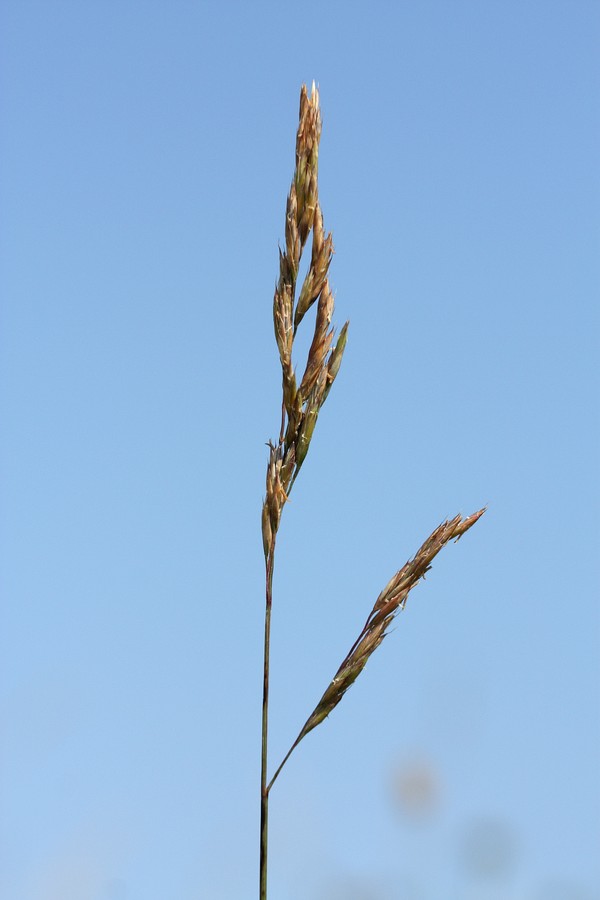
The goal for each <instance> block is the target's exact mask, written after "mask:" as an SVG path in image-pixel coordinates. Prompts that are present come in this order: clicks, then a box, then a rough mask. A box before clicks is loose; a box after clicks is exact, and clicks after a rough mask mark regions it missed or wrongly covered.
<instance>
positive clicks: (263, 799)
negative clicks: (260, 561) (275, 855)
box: [259, 537, 275, 900]
mask: <svg viewBox="0 0 600 900" xmlns="http://www.w3.org/2000/svg"><path fill="white" fill-rule="evenodd" d="M274 562H275V537H273V542H272V544H271V548H270V550H269V554H268V556H267V562H266V590H265V652H264V665H263V702H262V751H261V767H260V895H259V896H260V900H267V858H268V853H267V850H268V837H269V785H267V745H268V734H269V645H270V640H271V606H272V604H273V565H274Z"/></svg>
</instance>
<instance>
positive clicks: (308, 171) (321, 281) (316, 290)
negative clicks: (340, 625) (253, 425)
mask: <svg viewBox="0 0 600 900" xmlns="http://www.w3.org/2000/svg"><path fill="white" fill-rule="evenodd" d="M320 138H321V110H320V106H319V94H318V91H317V89H316V87H315V85H314V82H313V85H312V90H311V92H310V94H309V93H308V91H307V89H306V86H305V85H303V86H302V89H301V91H300V120H299V125H298V133H297V137H296V165H295V170H294V176H293V178H292V183H291V186H290V190H289V194H288V197H287V204H286V214H285V246H284V249H281V248H280V250H279V278H278V281H277V285H276V287H275V295H274V297H273V324H274V330H275V340H276V342H277V349H278V351H279V360H280V363H281V378H282V403H281V427H280V431H279V438H278V440H277V441H276V442H274V441H269V443H268V447H269V458H268V462H267V477H266V490H265V498H264V501H263V507H262V538H263V548H264V554H265V571H266V588H265V629H264V665H263V704H262V754H261V828H260V900H267V845H268V809H269V793H270V790H271V788H272V787H273V784H274V782H275V780H276V779H277V777H278V776H279V773H280V772H281V770H282V768H283V766H284V765H285V763H286V762H287V760H288V759H289V757H290V755H291V754H292V752H293V750H294V749H295V748H296V747H297V746H298V744H299V743H300V741H301V740H302V739H303V738H304V737H306V735H307V734H308V733H309V732H310V731H312V730H313V729H314V728H316V727H317V725H320V724H321V722H323V721H324V720H325V719H326V718H327V716H328V715H329V714H330V713H331V712H332V710H334V709H335V707H336V706H337V705H338V703H339V702H340V700H341V699H342V697H343V696H344V694H345V693H346V691H347V690H348V688H349V687H350V686H351V685H352V684H353V683H354V681H356V679H357V678H358V676H359V675H360V673H361V672H362V670H363V669H364V667H365V665H366V663H367V661H368V660H369V658H370V657H371V655H372V654H373V653H374V652H375V650H376V649H377V647H379V645H380V644H381V642H382V641H383V639H384V637H385V636H386V634H387V633H388V629H389V626H390V624H391V622H392V620H393V619H394V617H395V615H396V613H397V612H398V610H400V609H403V608H404V605H405V603H406V599H407V597H408V594H409V593H410V591H411V590H412V589H413V588H414V587H415V586H416V585H417V584H418V583H419V581H420V580H421V579H422V578H424V577H425V574H426V573H427V572H428V571H429V569H430V567H431V563H432V561H433V559H434V558H435V557H436V556H437V554H438V553H439V552H440V550H441V549H442V547H444V546H445V545H446V544H447V543H449V542H450V541H452V540H454V541H457V540H458V539H459V538H460V537H462V535H463V534H465V532H466V531H468V530H469V528H471V527H472V526H473V525H474V524H475V522H477V521H478V519H480V518H481V516H482V515H483V513H484V512H485V509H480V510H479V511H478V512H476V513H473V514H472V515H471V516H467V517H466V518H462V516H460V515H458V516H455V517H454V518H453V519H450V520H447V521H445V522H443V523H442V524H441V525H439V526H438V528H436V529H435V530H434V531H433V532H432V534H430V536H429V537H428V538H427V540H426V541H425V542H424V543H423V545H422V546H421V547H420V549H419V550H418V551H417V553H416V555H415V556H414V557H413V558H412V559H411V560H409V561H408V562H407V563H406V565H404V566H403V567H402V568H401V569H400V570H399V571H398V572H396V574H395V575H394V576H393V578H392V579H391V580H390V581H389V582H388V584H387V585H386V586H385V588H384V589H383V590H382V591H381V593H380V594H379V596H378V598H377V600H376V601H375V604H374V606H373V608H372V610H371V612H370V613H369V615H368V617H367V620H366V622H365V625H364V627H363V629H362V631H361V632H360V634H359V636H358V637H357V639H356V641H355V642H354V644H353V645H352V647H351V649H350V651H349V653H348V654H347V656H346V658H345V659H344V661H343V662H342V664H341V666H340V667H339V669H338V670H337V672H336V674H335V676H334V677H333V680H332V681H331V683H330V684H329V686H328V687H327V689H326V690H325V693H324V694H323V696H322V697H321V699H320V700H319V702H318V704H317V706H316V707H315V709H314V710H313V712H312V713H311V715H310V716H309V717H308V719H307V720H306V722H305V724H304V726H303V728H302V729H301V731H300V733H299V734H298V737H297V738H296V740H295V741H294V743H293V744H292V746H291V747H290V749H289V751H288V752H287V754H286V756H285V757H284V759H283V761H282V762H281V763H280V765H279V767H278V768H277V769H276V771H275V774H274V775H273V777H272V778H271V780H270V781H268V775H267V762H268V758H267V748H268V708H269V658H270V635H271V608H272V602H273V570H274V564H275V545H276V541H277V533H278V531H279V525H280V522H281V515H282V512H283V508H284V506H285V504H286V502H287V501H288V498H289V495H290V491H291V490H292V487H293V485H294V482H295V480H296V478H297V476H298V473H299V471H300V469H301V467H302V464H303V463H304V461H305V459H306V456H307V453H308V451H309V448H310V444H311V441H312V438H313V434H314V431H315V426H316V423H317V419H318V417H319V413H320V411H321V409H322V407H323V404H324V403H325V401H326V399H327V397H328V395H329V392H330V390H331V387H332V385H333V382H334V381H335V379H336V377H337V375H338V372H339V370H340V366H341V363H342V358H343V355H344V350H345V348H346V341H347V337H348V322H346V323H345V324H344V326H343V327H342V328H341V330H340V332H339V334H338V336H337V340H335V341H334V327H333V325H332V321H333V312H334V299H333V293H332V291H331V287H330V284H329V267H330V265H331V260H332V257H333V239H332V236H331V234H326V233H325V230H324V225H323V212H322V210H321V206H320V203H319V189H318V167H319V141H320ZM311 233H312V246H311V255H310V262H309V265H308V271H307V273H306V276H305V278H304V281H303V283H302V285H301V287H300V290H299V291H298V285H297V280H298V273H299V270H300V262H301V259H302V255H303V253H304V250H305V247H306V244H307V241H308V238H309V236H310V235H311ZM314 304H316V315H315V321H314V331H313V336H312V341H311V343H310V348H309V350H308V354H307V357H306V362H305V365H304V368H303V372H302V377H301V379H300V382H299V383H298V380H297V378H296V370H295V368H294V362H293V350H294V340H295V338H296V334H297V331H298V329H299V327H300V326H301V325H302V322H303V321H304V317H305V316H306V314H307V312H308V311H309V310H310V309H311V307H312V306H313V305H314Z"/></svg>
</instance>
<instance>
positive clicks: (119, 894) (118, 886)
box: [102, 878, 128, 900]
mask: <svg viewBox="0 0 600 900" xmlns="http://www.w3.org/2000/svg"><path fill="white" fill-rule="evenodd" d="M102 896H103V898H106V900H126V897H127V896H128V892H127V884H126V883H125V882H124V881H123V879H122V878H109V879H108V881H107V882H106V884H105V885H104V894H103V895H102Z"/></svg>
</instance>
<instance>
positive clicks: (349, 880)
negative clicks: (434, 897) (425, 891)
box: [320, 876, 417, 900]
mask: <svg viewBox="0 0 600 900" xmlns="http://www.w3.org/2000/svg"><path fill="white" fill-rule="evenodd" d="M320 900H388V895H387V894H384V893H383V892H382V891H381V889H380V888H379V887H378V886H377V885H375V883H372V882H370V881H369V880H367V879H358V880H357V878H356V877H354V876H352V877H351V876H347V877H346V878H343V879H340V881H339V882H338V883H337V884H336V885H333V886H332V885H329V886H328V887H327V888H326V889H325V890H324V891H323V893H322V894H321V895H320ZM407 900H412V895H407ZM415 900H417V897H416V895H415Z"/></svg>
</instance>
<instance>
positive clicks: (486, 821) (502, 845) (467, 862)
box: [460, 816, 572, 900]
mask: <svg viewBox="0 0 600 900" xmlns="http://www.w3.org/2000/svg"><path fill="white" fill-rule="evenodd" d="M517 855H518V839H517V836H516V833H515V830H514V828H513V827H512V825H510V824H509V823H507V822H503V821H502V820H500V819H495V818H491V817H487V816H486V817H482V818H480V819H477V820H475V821H472V822H470V823H469V824H468V825H467V826H466V828H465V830H464V832H463V837H462V846H461V848H460V858H461V862H462V864H463V867H464V870H465V874H466V875H467V876H468V877H469V880H473V879H477V880H480V881H503V882H506V881H508V880H509V879H510V878H511V877H512V876H513V874H514V871H515V868H516V862H517ZM570 900H572V898H570Z"/></svg>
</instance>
